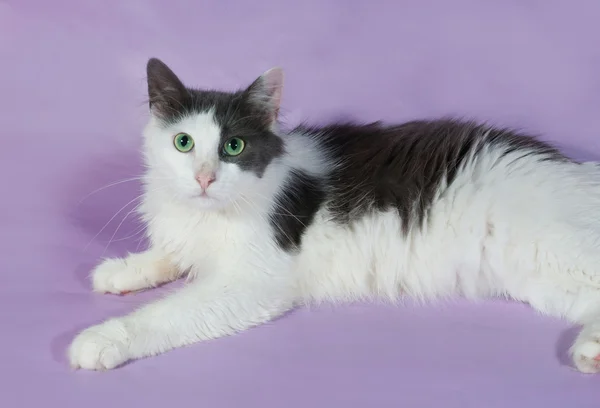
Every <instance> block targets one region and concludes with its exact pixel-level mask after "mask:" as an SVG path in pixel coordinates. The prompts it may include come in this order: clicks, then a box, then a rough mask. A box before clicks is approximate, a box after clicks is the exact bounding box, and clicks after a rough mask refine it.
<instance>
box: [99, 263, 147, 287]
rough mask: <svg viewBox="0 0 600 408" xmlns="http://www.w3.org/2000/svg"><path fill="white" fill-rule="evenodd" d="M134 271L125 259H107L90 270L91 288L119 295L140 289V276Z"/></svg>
mask: <svg viewBox="0 0 600 408" xmlns="http://www.w3.org/2000/svg"><path fill="white" fill-rule="evenodd" d="M134 272H135V271H132V270H131V265H128V264H127V261H126V260H125V259H121V258H114V259H107V260H105V261H104V262H102V263H101V264H100V265H98V266H97V267H96V269H94V271H93V272H92V288H93V290H94V292H100V293H115V294H120V295H123V294H126V293H128V292H132V291H134V290H138V289H142V288H143V285H141V284H140V276H137V275H136V274H135V273H134Z"/></svg>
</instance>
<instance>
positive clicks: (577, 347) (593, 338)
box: [570, 319, 600, 374]
mask: <svg viewBox="0 0 600 408" xmlns="http://www.w3.org/2000/svg"><path fill="white" fill-rule="evenodd" d="M570 354H571V358H572V359H573V364H574V365H575V367H576V368H577V369H578V370H579V371H581V372H582V373H587V374H594V373H598V372H600V319H598V320H597V321H594V322H590V323H587V324H584V326H583V329H582V330H581V332H580V333H579V335H578V336H577V339H576V340H575V342H574V343H573V346H571V349H570Z"/></svg>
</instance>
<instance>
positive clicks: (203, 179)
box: [196, 173, 216, 190]
mask: <svg viewBox="0 0 600 408" xmlns="http://www.w3.org/2000/svg"><path fill="white" fill-rule="evenodd" d="M215 180H216V177H215V173H201V174H198V175H197V176H196V181H198V184H200V187H202V190H206V189H207V188H208V186H210V185H211V184H212V183H213V182H214V181H215Z"/></svg>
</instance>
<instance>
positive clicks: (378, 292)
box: [69, 59, 600, 373]
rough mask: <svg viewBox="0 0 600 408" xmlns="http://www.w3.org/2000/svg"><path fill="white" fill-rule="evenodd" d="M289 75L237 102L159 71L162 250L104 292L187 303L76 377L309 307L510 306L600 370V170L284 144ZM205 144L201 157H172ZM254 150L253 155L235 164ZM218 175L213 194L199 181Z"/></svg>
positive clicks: (261, 84) (120, 326) (91, 353)
mask: <svg viewBox="0 0 600 408" xmlns="http://www.w3.org/2000/svg"><path fill="white" fill-rule="evenodd" d="M282 80H283V77H282V73H281V71H280V70H278V69H274V70H271V71H268V72H267V73H265V74H264V75H263V76H261V77H260V78H258V79H257V80H256V81H255V82H254V83H253V84H252V85H251V86H250V87H249V88H248V89H245V90H241V91H238V92H233V93H225V92H218V91H205V90H195V89H191V88H187V87H185V86H184V85H183V84H182V83H181V81H180V80H179V79H178V78H177V77H176V76H175V74H174V73H173V72H172V71H171V70H170V69H169V68H168V67H167V66H166V65H164V64H163V63H162V62H160V61H159V60H156V59H152V60H150V62H149V64H148V81H149V95H150V109H151V112H152V116H151V119H150V121H149V123H148V125H147V127H146V129H145V131H144V141H145V145H144V155H145V160H146V164H147V168H148V170H147V173H146V176H145V196H144V202H143V205H142V209H141V212H142V215H143V218H144V220H145V222H146V223H147V227H148V235H149V238H150V241H151V246H150V249H149V250H148V251H146V252H143V253H139V254H132V255H130V256H129V257H128V258H127V259H113V260H108V261H106V262H104V263H102V264H100V265H99V266H98V267H97V268H96V269H95V271H94V273H93V286H94V290H96V291H100V292H112V293H121V292H125V291H132V290H143V289H147V288H150V287H153V286H156V285H158V284H161V283H163V282H168V281H171V280H173V279H176V278H178V277H180V276H183V275H187V276H188V277H189V278H190V281H189V282H188V283H187V285H186V286H185V287H184V288H182V289H181V290H180V291H178V292H177V293H175V294H173V295H171V296H169V297H167V298H165V299H161V300H158V301H156V302H154V303H152V304H149V305H147V306H145V307H143V308H141V309H139V310H136V311H134V312H132V313H131V314H129V315H127V316H123V317H118V318H114V319H109V320H107V321H106V322H104V323H101V324H99V325H96V326H93V327H91V328H89V329H86V330H84V331H83V332H82V333H80V334H79V335H78V336H77V337H76V338H75V340H74V341H73V343H72V345H71V347H70V349H69V357H70V361H71V364H72V365H73V366H74V367H81V368H85V369H110V368H114V367H117V366H118V365H120V364H122V363H123V362H125V361H127V360H129V359H136V358H142V357H147V356H151V355H156V354H159V353H163V352H166V351H168V350H170V349H173V348H176V347H181V346H184V345H187V344H192V343H195V342H198V341H202V340H205V339H212V338H217V337H221V336H225V335H230V334H233V333H235V332H238V331H241V330H245V329H247V328H249V327H252V326H255V325H258V324H261V323H263V322H266V321H269V320H271V319H273V318H275V317H276V316H279V315H281V314H282V313H284V312H285V311H287V310H289V309H291V308H293V307H295V306H297V305H299V304H305V303H308V302H320V301H334V302H339V301H350V300H355V299H368V298H373V297H379V298H384V299H389V300H392V301H393V300H396V299H398V298H400V297H403V296H410V297H414V298H418V299H422V300H430V299H436V298H443V297H450V296H464V297H467V298H472V299H477V298H488V297H498V296H502V297H506V298H510V299H514V300H516V301H521V302H527V303H529V304H530V305H531V306H532V307H534V308H535V309H537V310H538V311H540V312H542V313H545V314H549V315H553V316H559V317H564V318H567V319H569V320H570V321H572V322H574V323H578V324H585V326H584V329H583V330H582V332H581V334H580V336H579V338H578V339H577V341H576V342H575V344H574V345H573V348H572V354H573V359H574V363H575V366H576V367H577V368H578V369H579V370H580V371H582V372H587V373H593V372H598V371H599V370H600V361H599V360H600V342H599V339H600V273H599V267H598V265H600V167H598V166H597V165H596V164H594V163H578V162H575V161H573V160H571V159H569V158H568V157H566V156H564V155H563V154H561V153H560V152H559V151H558V150H556V149H554V148H553V147H551V146H549V145H547V144H546V143H543V142H541V141H538V140H537V139H535V138H533V137H531V136H528V135H522V134H517V133H516V132H513V131H510V130H508V129H498V128H494V127H490V126H486V125H483V124H477V123H471V122H462V121H456V120H451V119H441V120H435V121H415V122H410V123H406V124H401V125H397V126H386V125H383V124H379V123H374V124H368V125H357V124H333V125H330V126H326V127H324V128H313V127H306V126H303V127H299V128H296V129H294V130H292V131H288V132H284V131H281V130H280V129H279V125H278V123H277V113H278V110H279V102H280V98H281V89H282ZM181 132H184V133H186V134H188V135H190V136H191V137H193V139H194V142H195V145H194V148H193V150H192V151H190V152H187V153H182V152H180V151H177V150H176V149H175V148H174V146H173V137H174V135H176V134H178V133H181ZM232 137H239V138H242V139H244V140H245V143H246V148H245V150H244V151H243V152H242V153H241V154H240V155H239V156H235V157H233V156H229V155H227V154H225V153H224V152H223V146H224V143H227V141H228V140H229V139H230V138H232ZM207 172H209V173H210V174H214V175H215V181H214V182H213V183H212V184H211V185H210V186H209V187H208V188H207V189H206V190H205V191H204V192H202V191H201V188H200V186H199V185H198V182H197V181H196V180H195V177H197V176H198V174H208V173H207Z"/></svg>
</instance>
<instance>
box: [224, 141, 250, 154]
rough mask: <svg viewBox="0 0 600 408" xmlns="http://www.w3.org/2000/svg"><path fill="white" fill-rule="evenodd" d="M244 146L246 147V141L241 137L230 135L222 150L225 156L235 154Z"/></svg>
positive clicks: (242, 149)
mask: <svg viewBox="0 0 600 408" xmlns="http://www.w3.org/2000/svg"><path fill="white" fill-rule="evenodd" d="M244 147H246V143H244V141H243V140H242V139H240V138H239V137H232V138H231V139H229V140H228V141H226V142H225V145H224V146H223V152H224V153H225V154H226V155H227V156H237V155H239V154H240V153H242V152H243V151H244Z"/></svg>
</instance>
